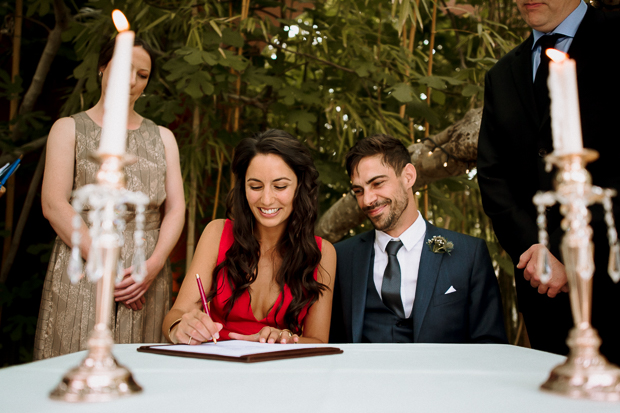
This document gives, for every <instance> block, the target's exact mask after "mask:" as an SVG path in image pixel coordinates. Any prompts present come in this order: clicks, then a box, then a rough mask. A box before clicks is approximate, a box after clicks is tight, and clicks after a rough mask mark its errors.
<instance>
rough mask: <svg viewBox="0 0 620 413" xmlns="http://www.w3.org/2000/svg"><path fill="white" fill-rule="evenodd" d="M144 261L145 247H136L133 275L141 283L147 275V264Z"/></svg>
mask: <svg viewBox="0 0 620 413" xmlns="http://www.w3.org/2000/svg"><path fill="white" fill-rule="evenodd" d="M144 261H145V259H144V249H143V248H140V247H138V248H136V252H135V254H134V256H133V272H132V274H131V276H132V277H133V279H134V281H135V282H137V283H141V282H142V281H143V280H144V278H145V277H146V264H145V262H144Z"/></svg>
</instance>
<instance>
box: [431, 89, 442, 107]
mask: <svg viewBox="0 0 620 413" xmlns="http://www.w3.org/2000/svg"><path fill="white" fill-rule="evenodd" d="M431 100H432V101H433V103H436V104H438V105H443V104H444V103H446V94H445V93H443V92H440V91H439V90H433V92H432V93H431Z"/></svg>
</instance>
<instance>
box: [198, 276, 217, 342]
mask: <svg viewBox="0 0 620 413" xmlns="http://www.w3.org/2000/svg"><path fill="white" fill-rule="evenodd" d="M196 281H197V282H198V291H200V299H201V300H202V307H203V308H204V310H205V313H207V315H208V316H209V317H211V313H210V312H209V305H208V304H207V297H206V296H205V289H204V287H203V286H202V281H200V275H198V274H196ZM213 342H214V343H215V344H217V339H216V338H215V337H213Z"/></svg>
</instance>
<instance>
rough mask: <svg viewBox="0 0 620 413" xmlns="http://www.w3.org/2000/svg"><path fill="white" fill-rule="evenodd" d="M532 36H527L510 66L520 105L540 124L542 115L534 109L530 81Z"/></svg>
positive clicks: (532, 90)
mask: <svg viewBox="0 0 620 413" xmlns="http://www.w3.org/2000/svg"><path fill="white" fill-rule="evenodd" d="M533 42H534V38H533V36H531V35H530V37H528V38H527V40H525V41H524V42H523V43H521V45H520V46H518V48H517V51H516V62H515V64H514V65H513V66H512V76H513V80H514V82H515V87H516V90H517V92H518V93H519V97H520V98H521V103H522V107H524V108H525V110H526V111H527V113H528V115H529V117H530V118H531V119H535V120H536V123H537V124H540V121H541V119H542V116H541V115H540V114H539V113H538V111H537V110H536V100H535V98H534V82H533V81H532V76H533V73H532V43H533ZM547 115H548V114H547Z"/></svg>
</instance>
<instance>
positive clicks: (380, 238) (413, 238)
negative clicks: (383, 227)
mask: <svg viewBox="0 0 620 413" xmlns="http://www.w3.org/2000/svg"><path fill="white" fill-rule="evenodd" d="M424 234H426V222H425V221H424V218H422V214H421V213H420V211H418V218H417V219H416V220H415V222H414V223H413V224H411V226H410V227H409V228H407V229H406V230H405V232H403V233H402V234H400V237H398V238H394V237H392V236H391V235H389V234H386V233H385V232H383V231H379V230H378V229H376V230H375V243H376V244H377V246H378V247H379V248H380V249H381V251H383V252H385V247H386V246H387V244H388V242H390V241H392V240H394V239H397V240H398V239H399V240H401V241H402V242H403V247H404V248H405V249H406V250H407V251H410V250H411V249H412V248H413V247H415V245H416V244H417V243H418V242H420V240H421V239H422V238H424Z"/></svg>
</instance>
